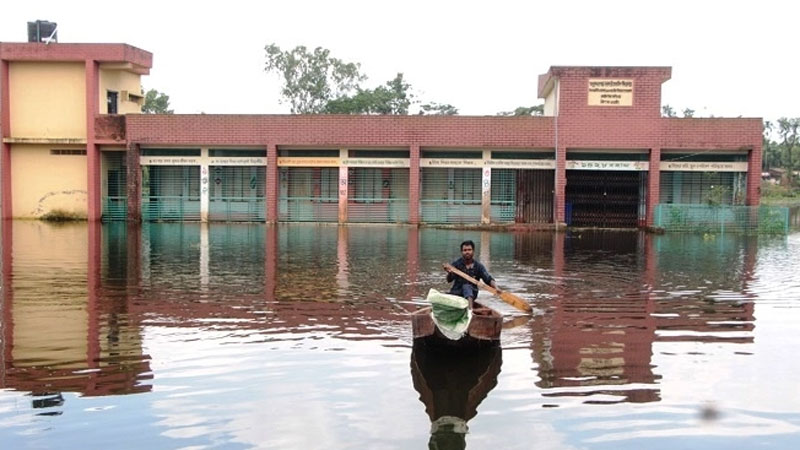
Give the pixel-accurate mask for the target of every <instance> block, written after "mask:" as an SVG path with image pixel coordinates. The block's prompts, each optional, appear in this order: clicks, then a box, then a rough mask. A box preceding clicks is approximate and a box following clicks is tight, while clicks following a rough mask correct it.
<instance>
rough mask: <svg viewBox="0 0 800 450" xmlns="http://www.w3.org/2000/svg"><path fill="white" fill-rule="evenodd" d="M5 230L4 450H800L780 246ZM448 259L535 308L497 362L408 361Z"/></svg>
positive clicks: (790, 269) (0, 393)
mask: <svg viewBox="0 0 800 450" xmlns="http://www.w3.org/2000/svg"><path fill="white" fill-rule="evenodd" d="M9 225H10V224H4V227H3V241H2V244H3V247H2V281H3V284H2V293H3V296H2V344H3V353H2V355H3V356H2V358H3V372H2V377H0V388H2V390H0V442H2V443H3V446H2V447H3V448H28V447H30V448H41V447H60V448H83V447H89V448H95V447H102V448H104V447H111V446H115V447H118V448H142V447H153V448H183V447H187V448H191V447H197V448H201V447H215V446H222V447H226V448H227V447H233V448H237V447H243V448H249V447H265V448H421V447H422V448H424V447H425V446H426V445H439V446H442V445H445V446H447V445H449V446H454V447H455V448H460V447H463V445H467V447H468V448H498V447H499V448H533V447H537V448H538V447H543V448H586V447H593V448H594V447H597V448H603V447H608V448H619V447H627V448H641V447H643V446H648V447H655V448H675V447H695V448H696V447H703V448H707V447H711V448H713V447H718V448H729V447H737V446H752V445H761V446H767V447H790V446H792V445H791V444H792V443H793V442H795V441H798V440H800V413H799V412H800V395H798V394H800V393H799V392H798V391H797V383H796V382H795V381H794V378H795V375H796V373H797V372H798V368H800V364H798V363H797V362H796V360H795V358H794V357H793V356H794V355H793V349H794V348H798V344H799V343H800V342H798V341H800V338H798V337H797V335H798V333H797V332H796V330H797V329H798V325H800V314H798V298H800V275H798V272H797V270H796V269H795V268H794V263H795V262H796V261H797V260H798V258H799V257H800V235H797V234H793V235H790V236H788V237H786V238H763V237H759V238H744V237H737V236H731V235H725V236H721V235H719V236H708V235H706V236H695V235H665V236H652V235H646V234H642V233H638V232H571V233H566V234H555V235H554V234H550V233H524V234H523V233H519V234H515V233H490V232H473V231H458V230H433V229H422V230H416V229H409V228H403V227H380V226H371V227H355V226H353V227H336V226H316V225H282V226H279V227H267V226H264V225H224V224H217V225H210V226H201V225H197V224H183V225H181V224H150V225H146V226H144V227H142V228H141V229H140V228H130V229H128V228H127V227H125V226H124V225H118V224H111V225H105V226H103V227H102V228H89V227H88V226H87V225H85V224H78V225H62V226H54V225H48V224H43V223H38V222H15V223H13V228H12V226H9ZM464 239H472V240H474V241H475V242H476V244H477V249H476V250H477V253H478V257H479V259H481V260H482V261H483V262H484V263H486V264H487V266H489V269H490V271H491V272H492V273H493V274H494V275H495V276H496V277H497V278H498V282H499V284H500V285H501V286H502V287H504V289H506V290H509V291H511V292H515V293H517V294H519V295H520V296H522V297H523V298H525V299H527V300H528V301H529V302H531V304H532V306H533V307H534V314H533V316H532V317H527V316H524V315H522V314H520V313H519V312H517V311H515V310H513V309H511V308H510V307H509V306H507V305H505V304H504V303H500V302H496V301H494V300H491V299H488V297H487V298H486V301H488V302H490V303H491V304H492V306H494V307H496V308H497V309H498V310H500V311H501V312H503V313H504V314H505V315H506V325H505V327H504V331H503V342H502V347H503V349H502V356H501V354H500V350H497V352H496V353H488V354H483V355H480V354H479V355H468V356H466V357H453V356H452V355H437V354H430V353H428V352H426V351H424V350H420V349H416V348H415V349H413V350H412V342H411V336H410V324H409V320H408V317H407V313H408V311H413V310H415V309H416V308H418V307H419V306H420V305H421V304H422V303H423V299H424V297H425V295H426V293H427V290H428V289H430V288H432V287H434V288H437V289H443V288H445V284H444V282H443V278H444V277H443V274H442V270H441V263H442V262H444V261H447V260H451V259H454V258H455V257H456V256H457V253H458V244H459V243H460V242H461V241H462V240H464ZM453 417H455V419H453ZM465 421H466V423H464V422H465ZM467 428H468V429H469V434H466V435H464V434H462V433H461V432H462V431H464V430H466V429H467Z"/></svg>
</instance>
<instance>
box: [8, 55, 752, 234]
mask: <svg viewBox="0 0 800 450" xmlns="http://www.w3.org/2000/svg"><path fill="white" fill-rule="evenodd" d="M151 63H152V55H150V54H149V53H147V52H145V51H142V50H139V49H136V48H133V47H130V46H127V45H116V44H62V43H53V44H50V45H49V46H46V45H45V44H42V43H2V44H0V83H2V84H1V85H0V92H1V93H2V94H0V97H2V103H0V111H1V112H2V114H1V115H2V121H0V127H1V128H2V136H1V137H2V139H3V143H2V146H3V147H2V167H3V169H2V174H1V175H2V180H3V182H2V187H3V189H2V191H3V200H4V201H3V210H2V211H3V214H2V216H3V217H5V218H8V217H39V216H41V215H44V214H47V213H52V212H54V211H56V210H67V211H68V212H74V213H76V214H79V215H87V216H88V217H89V219H90V220H93V221H94V220H98V219H100V218H103V219H104V220H122V219H124V218H125V217H126V216H127V218H128V219H131V220H135V221H138V220H145V221H150V220H153V221H155V220H178V221H180V220H183V221H207V220H210V221H214V220H221V221H266V222H276V221H289V222H302V221H311V222H383V223H401V222H408V223H412V224H417V223H420V222H427V223H471V224H474V223H489V222H493V223H511V222H516V223H525V224H547V223H565V222H566V223H572V224H575V225H586V226H617V227H637V226H641V225H652V224H653V221H654V211H655V208H656V206H657V205H658V204H659V203H675V204H686V203H690V204H704V203H705V202H706V201H707V200H708V199H709V198H711V197H712V196H714V199H715V201H718V202H721V203H726V204H747V205H757V204H758V203H759V191H758V186H759V182H760V166H761V151H762V149H761V146H762V135H761V131H762V122H761V120H760V119H741V118H737V119H719V118H715V119H702V118H683V119H676V118H663V117H661V86H662V84H663V83H664V82H666V81H667V80H669V79H670V77H671V73H672V70H671V68H669V67H551V68H550V69H549V70H548V72H547V73H546V74H544V75H542V76H540V77H539V86H538V94H539V97H540V98H542V99H544V115H543V116H540V117H491V116H481V117H443V116H438V117H431V116H353V115H303V116H299V115H225V116H220V115H149V114H147V115H142V114H136V113H137V112H138V111H139V107H140V105H141V100H142V97H141V95H142V94H141V92H139V81H140V80H139V77H140V75H142V74H146V73H148V71H149V68H150V66H151ZM123 114H124V115H123ZM49 167H52V168H53V169H48V168H49ZM48 170H58V175H59V176H57V177H56V176H52V173H50V172H48ZM23 186H24V189H23ZM715 186H716V188H715ZM720 186H722V187H723V188H724V189H720ZM717 197H719V198H717Z"/></svg>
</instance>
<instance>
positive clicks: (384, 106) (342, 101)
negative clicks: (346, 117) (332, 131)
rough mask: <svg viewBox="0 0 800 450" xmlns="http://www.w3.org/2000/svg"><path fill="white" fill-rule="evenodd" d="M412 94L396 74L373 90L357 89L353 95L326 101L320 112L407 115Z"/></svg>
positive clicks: (401, 78)
mask: <svg viewBox="0 0 800 450" xmlns="http://www.w3.org/2000/svg"><path fill="white" fill-rule="evenodd" d="M413 98H414V94H412V93H411V85H410V84H409V83H407V82H405V80H403V74H402V73H398V74H397V76H395V77H394V79H392V80H389V81H387V82H386V84H385V85H383V86H378V87H376V88H375V89H362V88H360V87H359V88H357V90H356V93H355V94H354V95H342V96H340V97H338V98H335V99H332V100H330V101H328V103H327V104H326V105H325V107H324V108H323V111H322V112H325V113H328V114H403V115H405V114H408V109H409V107H410V106H411V104H412V102H413Z"/></svg>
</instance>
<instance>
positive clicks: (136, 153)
mask: <svg viewBox="0 0 800 450" xmlns="http://www.w3.org/2000/svg"><path fill="white" fill-rule="evenodd" d="M140 153H141V152H140V149H139V144H136V143H133V142H129V143H128V151H127V152H126V153H125V170H126V173H125V175H126V180H127V183H126V184H127V185H126V186H125V195H126V196H127V198H128V199H127V201H128V217H127V220H128V222H132V223H139V222H141V221H142V164H141V159H140V156H141V154H140Z"/></svg>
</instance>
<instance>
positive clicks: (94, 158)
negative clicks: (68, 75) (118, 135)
mask: <svg viewBox="0 0 800 450" xmlns="http://www.w3.org/2000/svg"><path fill="white" fill-rule="evenodd" d="M85 65H86V76H85V78H86V176H87V183H86V191H87V199H88V203H89V204H88V208H87V218H88V220H89V222H96V221H98V220H100V216H101V214H102V212H103V211H102V208H101V204H100V149H99V147H98V146H97V144H96V143H95V132H94V121H95V117H97V116H98V115H99V114H100V93H99V89H100V65H99V64H98V62H97V61H95V60H92V59H87V60H86V64H85Z"/></svg>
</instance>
